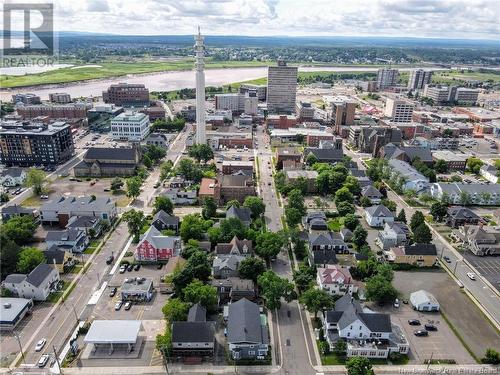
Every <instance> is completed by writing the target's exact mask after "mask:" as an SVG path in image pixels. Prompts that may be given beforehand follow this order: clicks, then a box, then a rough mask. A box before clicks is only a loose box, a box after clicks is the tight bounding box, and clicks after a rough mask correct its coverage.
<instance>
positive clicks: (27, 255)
mask: <svg viewBox="0 0 500 375" xmlns="http://www.w3.org/2000/svg"><path fill="white" fill-rule="evenodd" d="M45 260H46V259H45V255H44V254H43V251H41V250H40V249H37V248H36V247H25V248H24V249H22V250H21V251H20V253H19V255H18V260H17V270H18V271H19V272H20V273H26V274H27V273H30V272H31V271H33V270H34V269H35V267H36V266H38V265H39V264H42V263H45Z"/></svg>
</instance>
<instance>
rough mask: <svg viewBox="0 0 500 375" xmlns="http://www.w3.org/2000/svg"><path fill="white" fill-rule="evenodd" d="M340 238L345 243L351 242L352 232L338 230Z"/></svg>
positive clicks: (344, 229)
mask: <svg viewBox="0 0 500 375" xmlns="http://www.w3.org/2000/svg"><path fill="white" fill-rule="evenodd" d="M340 237H341V238H342V239H343V240H344V241H345V242H351V240H352V231H351V230H350V229H348V228H342V229H341V230H340Z"/></svg>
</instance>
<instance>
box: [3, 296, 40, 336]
mask: <svg viewBox="0 0 500 375" xmlns="http://www.w3.org/2000/svg"><path fill="white" fill-rule="evenodd" d="M0 303H1V305H0V330H1V331H12V330H13V329H14V328H16V326H17V325H18V324H19V322H20V321H21V320H22V319H23V318H24V316H25V315H26V314H28V313H29V312H30V311H31V309H32V308H33V300H31V299H26V298H2V299H1V301H0Z"/></svg>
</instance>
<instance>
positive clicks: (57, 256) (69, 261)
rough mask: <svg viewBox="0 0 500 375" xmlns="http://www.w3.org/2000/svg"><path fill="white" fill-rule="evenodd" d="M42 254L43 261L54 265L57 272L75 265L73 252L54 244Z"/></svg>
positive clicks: (62, 271) (64, 270)
mask: <svg viewBox="0 0 500 375" xmlns="http://www.w3.org/2000/svg"><path fill="white" fill-rule="evenodd" d="M43 255H45V262H46V263H47V264H50V265H53V266H55V267H56V268H57V270H58V271H59V273H64V272H66V271H67V270H69V269H70V268H71V267H73V266H74V265H75V258H74V257H73V254H71V253H70V252H68V251H66V250H65V249H64V248H59V247H58V246H56V245H53V246H51V247H50V248H48V249H47V250H45V251H44V252H43Z"/></svg>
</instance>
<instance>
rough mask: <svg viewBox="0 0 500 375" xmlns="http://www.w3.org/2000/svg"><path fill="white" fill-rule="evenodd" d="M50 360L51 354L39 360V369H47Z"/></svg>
mask: <svg viewBox="0 0 500 375" xmlns="http://www.w3.org/2000/svg"><path fill="white" fill-rule="evenodd" d="M49 359H50V355H49V354H44V355H42V356H41V357H40V359H39V360H38V363H37V365H38V367H39V368H42V367H45V365H46V364H47V362H48V361H49Z"/></svg>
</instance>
